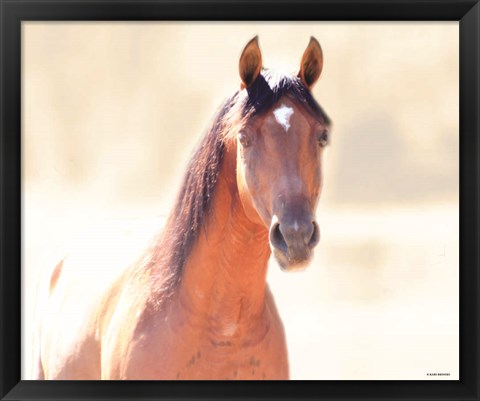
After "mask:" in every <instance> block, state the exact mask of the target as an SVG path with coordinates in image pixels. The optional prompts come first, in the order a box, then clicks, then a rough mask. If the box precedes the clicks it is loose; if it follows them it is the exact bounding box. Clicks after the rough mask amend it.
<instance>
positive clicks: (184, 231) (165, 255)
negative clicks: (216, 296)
mask: <svg viewBox="0 0 480 401" xmlns="http://www.w3.org/2000/svg"><path fill="white" fill-rule="evenodd" d="M284 95H289V96H291V97H292V98H294V99H296V100H297V101H298V102H300V103H301V104H303V105H305V107H307V108H308V109H309V110H310V112H311V113H312V114H314V115H315V116H317V117H318V118H319V119H322V120H323V121H324V122H325V123H326V124H329V123H330V122H329V119H328V117H327V116H326V115H325V113H324V112H323V110H322V109H321V107H320V105H319V104H318V103H317V102H316V101H315V99H314V98H313V96H312V95H311V93H310V91H309V90H308V89H307V88H306V87H305V86H304V85H303V84H302V82H301V80H300V79H299V78H297V77H295V76H292V75H283V74H278V73H274V72H272V71H270V70H262V74H261V75H260V76H259V77H258V78H257V79H256V81H255V82H254V83H253V84H252V85H251V86H250V87H249V88H248V89H246V90H241V91H238V92H237V93H235V94H234V95H233V96H232V97H231V98H229V99H227V100H226V101H225V102H224V103H223V104H222V106H221V107H220V108H219V110H218V112H217V114H216V116H215V117H214V119H213V122H212V124H211V126H210V128H209V129H208V130H207V132H206V133H205V135H204V137H203V139H202V140H201V142H200V144H199V145H198V147H197V149H196V151H195V152H194V154H193V156H192V158H191V160H190V162H189V164H188V167H187V170H186V173H185V176H184V178H183V183H182V185H181V188H180V191H179V193H178V195H177V199H176V202H175V206H174V207H173V210H172V211H171V213H170V215H169V218H168V220H167V222H166V225H165V228H164V230H163V232H162V234H161V237H160V239H159V241H157V242H156V244H155V245H154V248H153V252H152V253H151V254H150V257H149V260H148V265H150V266H151V267H153V266H157V265H158V264H161V265H162V266H163V267H162V268H165V269H167V270H168V275H167V279H166V281H165V280H162V282H161V284H160V287H161V288H159V289H158V290H161V291H165V290H166V291H169V290H172V289H173V288H174V287H175V286H176V284H177V283H178V282H179V281H180V279H181V277H182V273H183V270H184V266H185V263H186V260H187V258H188V256H189V254H190V252H191V250H192V248H193V245H194V244H195V242H196V240H197V238H198V235H199V233H200V230H201V227H202V224H203V223H204V220H205V217H206V216H207V215H208V213H209V211H210V207H211V205H212V200H213V197H214V195H215V187H216V183H217V179H218V175H219V172H220V168H221V164H222V160H223V155H224V150H225V143H226V140H227V138H228V134H229V133H228V131H229V128H231V126H232V125H234V124H235V123H241V121H246V120H248V119H250V118H252V117H255V116H256V115H259V114H262V113H264V112H266V111H267V110H269V109H270V108H271V107H272V106H273V105H274V104H275V103H276V102H277V101H278V100H279V99H280V98H281V97H282V96H284ZM232 120H237V121H236V122H233V123H232Z"/></svg>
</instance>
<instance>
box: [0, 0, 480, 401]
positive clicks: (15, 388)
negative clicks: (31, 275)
mask: <svg viewBox="0 0 480 401" xmlns="http://www.w3.org/2000/svg"><path fill="white" fill-rule="evenodd" d="M59 20H62V21H73V20H87V21H91V20H96V21H111V20H123V21H132V20H135V21H142V20H192V21H193V20H210V21H218V20H222V21H233V20H236V21H240V20H264V21H267V20H283V21H289V20H303V21H315V20H323V21H332V20H342V21H346V20H351V21H359V20H369V21H371V20H384V21H393V20H409V21H425V20H429V21H430V20H437V21H446V20H449V21H460V380H458V381H452V380H445V381H442V380H438V381H437V380H435V381H426V380H425V381H422V380H419V381H287V382H248V383H246V382H224V381H221V382H181V381H180V382H154V381H128V382H116V381H113V382H112V381H105V382H101V381H64V382H55V381H25V380H24V381H22V380H21V379H20V378H21V376H20V372H21V369H20V367H21V366H20V364H21V358H20V354H21V353H20V349H21V324H20V322H21V299H20V294H21V223H22V221H21V207H22V198H21V135H20V130H21V118H20V116H21V70H20V66H21V23H22V21H59ZM0 21H1V99H0V107H1V117H0V118H1V135H0V191H1V196H0V213H1V217H0V222H1V223H0V224H1V230H0V283H1V284H0V285H1V317H0V322H1V331H0V359H1V363H0V367H1V368H0V397H1V399H2V400H26V399H28V400H30V399H31V400H47V399H48V400H57V399H72V400H73V399H78V400H86V399H97V400H124V399H136V400H140V399H178V400H180V399H182V400H184V399H235V400H243V399H258V400H267V399H275V400H290V399H292V400H294V399H295V400H300V399H319V400H320V399H336V400H339V399H342V400H344V399H355V400H360V399H396V400H403V399H435V400H453V399H454V400H479V399H480V398H479V397H480V387H479V376H480V372H479V366H480V363H479V362H480V360H479V355H480V354H479V347H478V345H479V338H478V334H479V327H480V326H479V299H480V298H479V295H478V294H479V292H480V285H479V284H480V281H479V264H478V262H479V250H478V245H479V241H478V239H479V238H478V228H479V213H478V211H479V189H480V186H479V178H480V177H479V166H480V165H479V160H480V157H479V156H480V148H479V134H480V130H479V128H480V127H479V114H480V103H479V97H480V91H479V84H480V81H479V71H480V46H479V44H480V4H479V3H478V0H477V1H472V0H405V1H401V0H391V1H388V0H373V1H372V0H358V1H353V0H328V1H320V0H316V1H309V0H300V1H296V2H294V1H293V0H289V1H278V0H277V1H274V0H259V1H255V2H253V1H249V0H243V1H241V0H230V1H226V0H224V1H221V2H220V1H214V0H198V1H194V0H178V1H172V0H169V1H167V0H166V1H162V0H158V1H157V0H138V1H135V0H121V1H113V0H112V1H109V0H98V1H97V0H61V1H60V0H26V1H25V0H0Z"/></svg>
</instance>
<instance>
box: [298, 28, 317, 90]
mask: <svg viewBox="0 0 480 401" xmlns="http://www.w3.org/2000/svg"><path fill="white" fill-rule="evenodd" d="M322 68H323V53H322V48H321V47H320V43H318V40H317V39H315V38H314V37H313V36H311V37H310V43H309V44H308V46H307V48H306V49H305V52H304V53H303V56H302V61H301V62H300V71H299V73H298V76H299V77H300V78H301V80H302V81H303V83H304V84H305V85H306V87H307V88H309V89H312V88H313V85H314V84H315V82H317V80H318V78H319V77H320V74H321V73H322Z"/></svg>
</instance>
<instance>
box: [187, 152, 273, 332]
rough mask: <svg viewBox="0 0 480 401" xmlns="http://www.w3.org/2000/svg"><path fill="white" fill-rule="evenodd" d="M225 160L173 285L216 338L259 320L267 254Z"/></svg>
mask: <svg viewBox="0 0 480 401" xmlns="http://www.w3.org/2000/svg"><path fill="white" fill-rule="evenodd" d="M231 163H232V162H231V160H230V161H228V160H226V161H225V162H224V166H223V168H222V171H221V172H220V176H219V179H218V182H217V188H216V192H215V197H214V200H213V205H212V209H211V212H210V213H209V217H208V218H207V220H206V222H205V230H203V229H202V231H201V233H200V235H199V238H198V241H197V243H196V245H195V246H194V248H193V250H192V253H191V255H190V257H189V259H188V261H187V263H186V265H185V269H184V272H183V277H182V280H181V282H180V287H179V289H178V296H179V298H180V299H179V301H180V302H179V304H180V305H182V308H183V310H184V311H188V312H189V313H190V314H191V315H192V318H193V319H194V320H197V321H199V322H200V321H201V320H204V321H208V322H209V331H210V332H212V333H215V334H217V335H218V336H219V337H220V338H221V337H222V336H225V337H229V336H234V335H235V334H238V335H241V334H242V332H244V331H248V330H250V329H251V327H249V326H252V325H253V324H255V323H256V322H259V321H261V320H262V318H263V314H264V313H265V310H264V309H265V290H266V271H267V263H268V259H269V256H270V249H269V246H268V231H267V229H266V228H265V227H262V226H259V225H257V224H254V223H252V222H251V221H250V220H249V219H248V218H247V216H246V215H245V212H244V210H243V206H242V204H241V202H240V200H239V198H238V194H237V192H236V184H235V181H236V180H235V176H234V174H235V168H234V167H233V168H232V166H231ZM200 323H201V322H200Z"/></svg>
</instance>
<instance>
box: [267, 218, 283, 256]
mask: <svg viewBox="0 0 480 401" xmlns="http://www.w3.org/2000/svg"><path fill="white" fill-rule="evenodd" d="M270 243H271V244H272V245H273V246H274V247H275V248H277V249H280V250H282V251H284V252H286V251H287V243H286V242H285V238H283V235H282V232H281V231H280V223H275V224H274V225H273V226H272V228H271V229H270Z"/></svg>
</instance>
